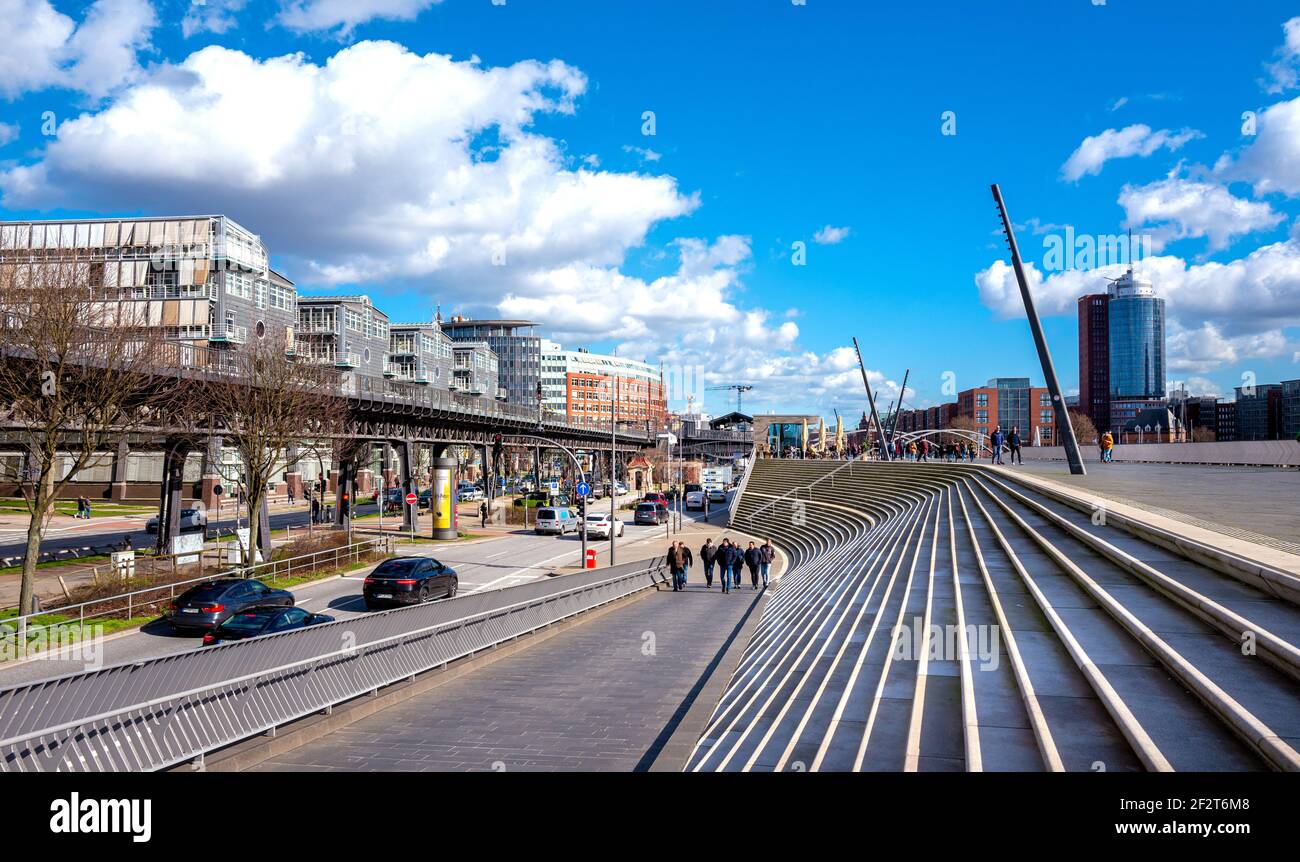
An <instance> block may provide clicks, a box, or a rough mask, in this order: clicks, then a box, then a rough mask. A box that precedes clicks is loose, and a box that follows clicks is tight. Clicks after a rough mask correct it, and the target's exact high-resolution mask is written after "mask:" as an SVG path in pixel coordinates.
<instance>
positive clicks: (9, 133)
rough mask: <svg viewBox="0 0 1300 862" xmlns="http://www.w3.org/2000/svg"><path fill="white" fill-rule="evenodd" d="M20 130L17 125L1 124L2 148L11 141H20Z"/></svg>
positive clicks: (0, 142) (0, 139)
mask: <svg viewBox="0 0 1300 862" xmlns="http://www.w3.org/2000/svg"><path fill="white" fill-rule="evenodd" d="M18 132H19V128H18V125H17V124H16V123H0V147H3V146H4V145H5V144H8V143H9V142H10V141H16V140H18Z"/></svg>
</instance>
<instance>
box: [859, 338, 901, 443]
mask: <svg viewBox="0 0 1300 862" xmlns="http://www.w3.org/2000/svg"><path fill="white" fill-rule="evenodd" d="M853 352H854V353H856V354H858V369H859V370H860V371H861V372H862V385H863V386H865V387H867V403H868V404H870V405H871V424H873V425H875V426H876V438H877V439H878V440H879V441H880V452H881V454H882V455H883V456H884V459H885V460H886V461H891V460H893V459H892V457H891V456H890V452H889V447H888V446H886V445H885V431H884V429H883V428H881V427H880V416H879V414H877V413H876V396H874V395H872V394H871V383H870V381H868V380H867V366H866V365H864V364H863V362H862V351H861V350H860V349H859V348H858V340H857V339H856V338H854V339H853Z"/></svg>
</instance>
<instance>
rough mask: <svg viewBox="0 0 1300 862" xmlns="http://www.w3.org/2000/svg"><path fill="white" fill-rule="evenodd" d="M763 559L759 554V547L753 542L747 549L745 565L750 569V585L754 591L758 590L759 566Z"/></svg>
mask: <svg viewBox="0 0 1300 862" xmlns="http://www.w3.org/2000/svg"><path fill="white" fill-rule="evenodd" d="M759 562H761V558H760V557H759V553H758V546H757V545H755V544H754V543H753V542H750V543H749V547H748V548H746V549H745V565H746V566H748V567H749V583H750V585H751V588H752V589H755V590H756V589H758V564H759Z"/></svg>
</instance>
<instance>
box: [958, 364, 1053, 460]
mask: <svg viewBox="0 0 1300 862" xmlns="http://www.w3.org/2000/svg"><path fill="white" fill-rule="evenodd" d="M956 415H957V416H967V417H970V419H971V420H972V422H973V423H974V425H975V430H976V431H978V432H980V433H981V434H992V433H993V430H994V428H996V427H998V426H1001V427H1002V430H1003V432H1005V433H1008V434H1009V433H1011V429H1012V428H1019V429H1020V439H1021V440H1022V441H1023V442H1024V443H1025V444H1033V443H1034V442H1035V441H1037V442H1038V443H1039V444H1041V445H1043V446H1052V445H1055V444H1056V442H1057V440H1056V434H1055V429H1056V411H1055V410H1054V409H1053V408H1052V396H1051V395H1050V394H1049V393H1048V391H1047V387H1045V386H1030V385H1029V378H1028V377H994V378H993V379H991V380H990V381H989V382H988V385H986V386H979V387H976V388H974V389H967V390H965V391H964V392H959V393H957V413H956Z"/></svg>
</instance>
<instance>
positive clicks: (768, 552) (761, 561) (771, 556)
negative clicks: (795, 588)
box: [758, 539, 776, 589]
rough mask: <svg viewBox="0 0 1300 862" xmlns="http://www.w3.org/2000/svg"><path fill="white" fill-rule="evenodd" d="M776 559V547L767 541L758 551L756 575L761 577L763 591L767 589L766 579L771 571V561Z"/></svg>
mask: <svg viewBox="0 0 1300 862" xmlns="http://www.w3.org/2000/svg"><path fill="white" fill-rule="evenodd" d="M775 559H776V546H775V545H773V544H772V540H771V539H768V540H767V541H766V542H765V543H764V544H763V546H762V547H761V548H759V549H758V573H759V574H760V575H762V576H763V589H767V578H768V575H769V574H770V573H771V571H772V561H773V560H775Z"/></svg>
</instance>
